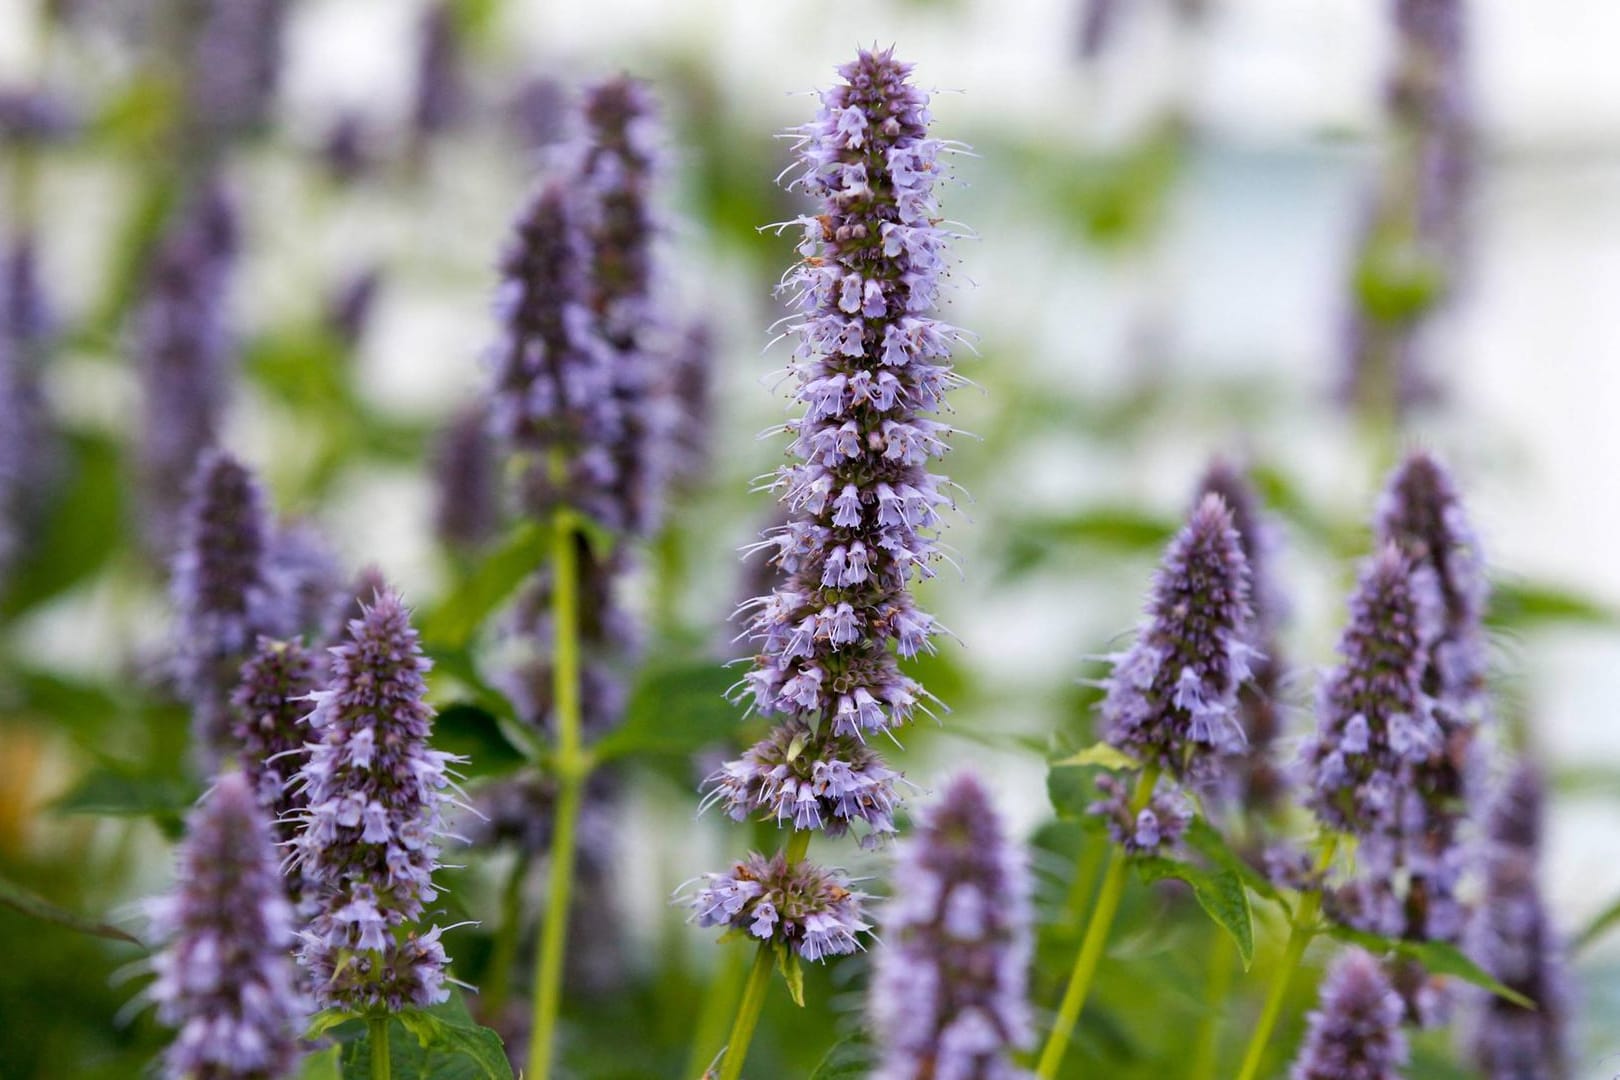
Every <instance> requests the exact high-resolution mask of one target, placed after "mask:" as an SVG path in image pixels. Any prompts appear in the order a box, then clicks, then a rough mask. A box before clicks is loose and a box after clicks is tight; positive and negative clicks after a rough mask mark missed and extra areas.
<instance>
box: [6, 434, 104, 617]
mask: <svg viewBox="0 0 1620 1080" xmlns="http://www.w3.org/2000/svg"><path fill="white" fill-rule="evenodd" d="M64 441H65V443H66V446H65V453H64V455H63V456H64V458H65V460H64V462H63V469H64V471H65V475H64V476H63V477H62V478H61V480H60V481H59V482H58V483H57V485H56V497H55V501H54V502H53V503H52V504H51V506H50V508H49V511H48V512H47V513H46V515H45V518H44V520H43V521H42V522H40V523H39V525H38V526H37V527H36V529H34V530H32V532H31V535H30V537H29V540H28V543H27V544H26V546H25V549H24V551H23V556H22V559H21V561H20V562H19V563H18V565H17V566H15V567H14V568H13V569H12V571H11V573H10V574H9V575H8V579H9V582H10V585H9V587H8V589H7V591H6V593H5V596H4V603H3V604H0V613H3V614H4V616H5V618H6V619H7V620H10V619H14V618H15V617H16V616H18V615H19V614H21V613H23V612H25V611H27V610H29V609H30V608H33V607H36V606H38V605H39V604H42V603H44V602H45V601H47V600H49V599H51V598H52V597H55V596H58V595H60V594H61V593H63V592H65V591H67V590H68V589H69V588H71V587H72V586H74V585H77V584H78V583H79V582H80V581H83V580H84V579H85V578H87V577H89V576H90V575H91V574H94V573H95V572H96V571H97V570H99V569H101V568H102V567H103V566H104V565H106V563H107V559H108V558H109V557H110V556H111V555H112V552H113V551H114V550H115V548H116V547H117V545H116V544H114V543H111V542H109V541H110V538H113V537H117V536H119V535H120V534H121V533H122V531H123V517H124V493H125V490H126V488H125V485H124V483H123V477H122V475H121V472H120V468H119V459H118V448H117V447H116V446H115V445H114V444H113V443H112V442H111V441H110V440H107V439H103V438H98V437H90V436H83V435H79V436H70V437H68V438H67V439H66V440H64Z"/></svg>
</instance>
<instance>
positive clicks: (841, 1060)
mask: <svg viewBox="0 0 1620 1080" xmlns="http://www.w3.org/2000/svg"><path fill="white" fill-rule="evenodd" d="M873 1064H875V1063H874V1062H873V1060H872V1047H871V1045H870V1044H869V1043H868V1042H867V1041H866V1038H865V1036H862V1035H851V1036H850V1037H849V1038H847V1039H843V1040H841V1041H839V1042H836V1043H834V1044H833V1047H832V1049H831V1050H828V1051H827V1056H826V1057H824V1058H822V1059H821V1061H820V1063H818V1064H817V1065H816V1070H815V1072H813V1073H811V1074H810V1080H860V1078H861V1077H865V1076H866V1075H868V1074H869V1073H870V1072H871V1071H872V1066H873Z"/></svg>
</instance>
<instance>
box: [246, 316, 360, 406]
mask: <svg viewBox="0 0 1620 1080" xmlns="http://www.w3.org/2000/svg"><path fill="white" fill-rule="evenodd" d="M242 366H243V367H244V368H245V369H246V371H247V373H248V375H249V376H250V377H252V378H253V379H254V380H255V381H256V382H258V384H259V385H260V386H261V387H263V388H264V389H265V390H266V391H268V392H269V393H270V394H272V395H273V396H275V397H277V398H280V399H281V400H283V401H285V402H286V403H287V404H288V405H291V406H293V407H294V408H298V409H304V410H308V411H311V412H316V413H321V414H327V413H330V412H332V411H333V410H341V411H346V412H350V413H352V412H353V410H354V409H355V408H356V406H355V403H354V392H353V389H352V388H351V385H350V380H349V368H348V365H347V357H346V356H345V354H344V348H343V345H342V343H341V342H339V341H338V340H337V339H336V338H334V337H333V336H332V334H331V333H330V332H329V331H328V330H326V328H324V327H319V326H317V327H307V328H300V329H295V330H282V331H279V332H276V333H271V334H266V335H264V336H262V337H259V338H255V339H254V340H253V341H251V342H249V344H248V347H247V349H246V354H245V356H244V357H243V364H242Z"/></svg>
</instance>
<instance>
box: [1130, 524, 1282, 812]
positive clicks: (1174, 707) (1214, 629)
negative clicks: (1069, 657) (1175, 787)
mask: <svg viewBox="0 0 1620 1080" xmlns="http://www.w3.org/2000/svg"><path fill="white" fill-rule="evenodd" d="M1250 620H1251V613H1250V608H1249V566H1248V561H1247V560H1246V559H1245V558H1244V555H1243V547H1242V543H1241V541H1240V539H1239V537H1238V533H1237V530H1236V529H1235V528H1233V524H1232V513H1231V511H1230V510H1229V509H1227V506H1226V503H1225V502H1223V501H1222V499H1221V497H1220V496H1219V495H1215V494H1210V495H1206V496H1204V498H1203V499H1202V500H1201V501H1200V502H1199V503H1198V505H1197V507H1196V508H1194V510H1193V512H1192V515H1191V517H1190V518H1189V519H1188V521H1187V524H1186V525H1185V526H1183V528H1182V530H1181V531H1180V532H1179V533H1177V534H1176V537H1175V539H1174V540H1172V541H1171V542H1170V546H1169V548H1168V549H1167V550H1166V551H1165V554H1164V561H1163V563H1162V564H1161V565H1160V567H1159V572H1158V576H1157V577H1156V578H1155V580H1154V584H1153V593H1152V596H1151V598H1150V599H1149V601H1148V621H1147V623H1146V624H1145V625H1144V626H1143V627H1142V630H1141V632H1140V633H1139V634H1138V636H1137V639H1136V642H1135V644H1133V645H1132V646H1131V648H1130V649H1129V650H1128V651H1127V652H1125V653H1124V654H1123V655H1121V656H1119V657H1117V658H1116V659H1115V663H1114V669H1113V671H1112V672H1111V673H1110V675H1109V676H1108V679H1107V680H1106V683H1105V686H1106V689H1107V694H1106V696H1105V697H1104V699H1103V702H1102V720H1103V724H1104V733H1105V737H1106V738H1107V740H1108V741H1109V742H1110V743H1112V744H1113V745H1114V746H1116V747H1118V748H1119V749H1121V750H1123V751H1125V752H1126V753H1128V754H1130V755H1131V756H1132V757H1135V758H1136V759H1137V760H1138V761H1141V762H1142V763H1143V764H1149V765H1155V766H1158V767H1159V768H1162V769H1164V770H1165V771H1166V772H1168V773H1170V774H1171V775H1172V776H1174V777H1177V778H1191V779H1195V780H1199V781H1208V780H1210V779H1212V778H1213V777H1214V775H1215V774H1216V773H1217V772H1218V771H1219V768H1220V762H1221V759H1222V758H1223V757H1226V756H1230V755H1234V754H1238V753H1241V752H1242V750H1243V748H1244V746H1245V737H1244V733H1243V727H1242V724H1241V722H1240V720H1239V715H1238V688H1239V687H1240V686H1242V685H1243V683H1244V681H1245V680H1246V679H1248V677H1249V670H1250V667H1249V664H1250V659H1251V658H1252V657H1253V655H1254V651H1255V650H1254V646H1253V644H1252V631H1251V629H1250Z"/></svg>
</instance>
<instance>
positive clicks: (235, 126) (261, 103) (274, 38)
mask: <svg viewBox="0 0 1620 1080" xmlns="http://www.w3.org/2000/svg"><path fill="white" fill-rule="evenodd" d="M287 9H288V4H287V3H286V0H209V2H208V3H206V4H205V5H204V9H203V11H202V14H201V19H202V22H201V25H200V28H199V30H198V32H197V35H196V42H195V45H194V47H193V50H192V56H191V71H190V79H189V84H188V86H187V88H186V94H187V119H188V120H189V121H190V123H191V124H193V125H194V126H195V127H196V128H197V130H198V133H199V134H200V135H201V136H202V137H203V138H204V139H205V140H212V139H214V138H217V137H219V136H234V135H244V134H248V133H251V132H254V131H257V130H259V129H260V128H263V127H264V126H265V124H266V123H267V122H268V120H269V118H270V107H271V104H272V102H273V100H274V98H275V92H276V82H277V80H278V79H279V78H280V75H281V61H282V36H283V32H284V30H285V26H286V21H287Z"/></svg>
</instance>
